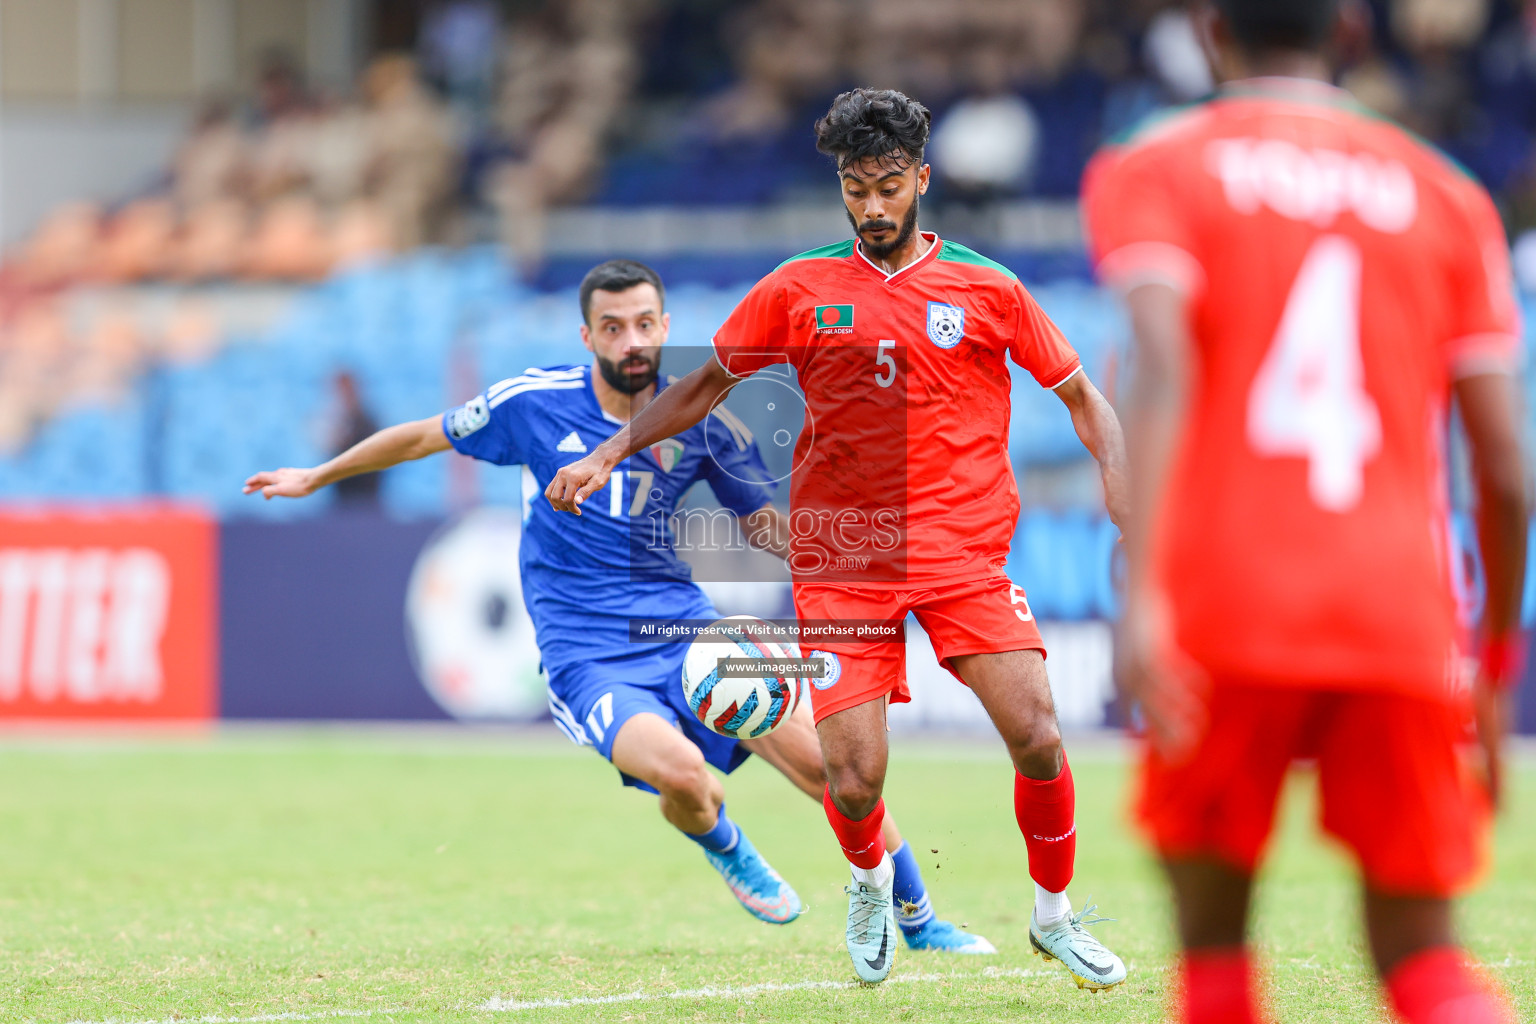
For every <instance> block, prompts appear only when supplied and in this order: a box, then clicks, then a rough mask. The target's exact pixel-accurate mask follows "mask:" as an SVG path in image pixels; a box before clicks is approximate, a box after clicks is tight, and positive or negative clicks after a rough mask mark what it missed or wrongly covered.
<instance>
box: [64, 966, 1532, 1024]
mask: <svg viewBox="0 0 1536 1024" xmlns="http://www.w3.org/2000/svg"><path fill="white" fill-rule="evenodd" d="M1272 966H1277V967H1293V968H1302V969H1306V968H1309V967H1311V966H1312V965H1311V964H1310V963H1308V962H1307V961H1305V960H1299V959H1295V958H1292V959H1290V960H1288V961H1281V962H1279V963H1276V964H1273V965H1272ZM1484 966H1485V967H1492V968H1495V969H1497V968H1510V967H1523V966H1527V961H1524V960H1513V959H1506V960H1503V961H1501V962H1498V963H1490V964H1485V965H1484ZM1163 970H1166V968H1165V967H1163V966H1161V965H1159V966H1155V967H1138V968H1136V973H1138V974H1146V973H1149V972H1152V973H1156V972H1159V971H1163ZM1060 973H1061V972H1059V971H1049V970H1026V969H1023V968H1016V967H1015V968H1001V967H988V968H985V969H984V970H980V971H954V972H951V973H947V974H898V975H895V976H893V977H890V978H887V979H886V980H885V984H886V985H901V984H911V983H913V982H933V981H963V980H966V979H973V980H977V981H981V980H986V979H989V978H1039V977H1045V976H1047V975H1060ZM862 987H864V986H863V985H862V983H860V982H857V981H793V982H773V981H769V982H763V983H761V984H757V985H739V986H735V987H731V986H724V987H715V986H707V987H705V988H689V989H680V990H678V991H675V992H621V993H619V994H617V995H611V996H570V997H565V998H557V997H552V998H549V999H503V998H502V997H500V996H496V997H493V998H491V999H487V1000H486V1001H485V1002H483V1003H480V1004H478V1005H476V1006H461V1007H457V1009H459V1010H461V1011H462V1010H469V1011H470V1012H475V1011H478V1012H480V1013H519V1012H521V1011H523V1010H558V1009H562V1008H569V1007H573V1006H609V1005H612V1004H614V1003H658V1002H663V1001H665V1000H669V999H671V1000H675V999H745V998H749V997H751V996H757V995H769V994H773V993H779V992H813V991H816V990H819V989H820V990H838V989H851V988H862ZM871 987H874V986H871ZM427 1012H430V1011H427V1010H419V1009H412V1008H410V1007H405V1006H394V1007H387V1008H381V1009H374V1010H319V1011H317V1012H314V1013H299V1012H297V1011H290V1012H288V1013H264V1014H261V1015H259V1016H256V1017H217V1016H210V1017H184V1016H178V1017H165V1018H162V1019H160V1020H136V1021H134V1020H125V1019H123V1018H121V1017H113V1018H109V1019H107V1020H98V1021H84V1020H74V1021H70V1022H69V1024H280V1022H282V1021H308V1020H358V1019H363V1018H368V1017H390V1016H397V1015H404V1014H413V1013H427Z"/></svg>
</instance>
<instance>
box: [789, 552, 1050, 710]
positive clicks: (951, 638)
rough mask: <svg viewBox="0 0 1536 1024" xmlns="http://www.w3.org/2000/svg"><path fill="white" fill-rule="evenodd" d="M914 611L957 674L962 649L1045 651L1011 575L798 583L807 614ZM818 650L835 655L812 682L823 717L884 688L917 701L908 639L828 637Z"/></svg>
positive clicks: (798, 598)
mask: <svg viewBox="0 0 1536 1024" xmlns="http://www.w3.org/2000/svg"><path fill="white" fill-rule="evenodd" d="M908 612H910V613H912V614H913V615H915V616H916V617H917V621H918V623H919V624H920V625H921V626H922V627H923V630H924V632H926V633H927V634H928V637H929V639H930V640H932V641H933V653H934V654H935V655H936V656H937V657H938V659H939V664H940V665H943V666H944V667H945V668H946V669H948V670H949V671H950V673H951V674H952V675H954V676H955V678H956V679H959V678H960V677H959V675H958V674H956V673H955V669H954V666H953V665H952V664H951V663H950V660H949V659H951V658H955V657H959V656H960V655H964V654H996V653H999V652H1001V651H1023V650H1038V651H1039V652H1040V653H1041V654H1042V655H1044V654H1045V643H1044V642H1043V641H1042V640H1041V639H1040V630H1039V629H1038V628H1037V627H1036V625H1035V617H1034V615H1033V614H1032V613H1031V612H1030V610H1029V603H1028V602H1027V601H1026V600H1025V597H1024V590H1023V588H1021V587H1019V586H1018V585H1017V584H1015V583H1013V582H1011V581H1010V580H1009V579H1008V577H1006V576H992V577H989V578H987V579H982V580H972V581H970V582H967V583H953V584H938V585H935V586H929V587H911V588H905V589H890V590H887V589H884V588H875V587H849V586H843V585H840V584H832V583H797V584H795V613H796V614H797V615H798V616H799V617H800V618H801V619H802V620H805V619H821V620H836V621H852V620H859V621H880V622H893V621H901V620H902V619H905V618H906V617H907V613H908ZM816 649H817V650H819V651H823V652H826V653H829V654H832V655H834V657H833V658H832V659H831V665H829V670H828V673H827V674H826V675H825V676H824V677H823V678H821V679H813V680H811V708H812V710H813V711H814V712H815V716H816V721H817V722H820V721H821V720H822V719H823V718H826V717H827V716H828V715H831V714H835V713H836V712H839V711H843V710H845V709H847V708H851V707H856V706H857V705H859V704H864V703H867V702H869V701H872V700H879V699H881V698H882V697H884V696H885V695H886V694H890V698H891V701H892V703H896V704H901V703H905V702H907V701H910V700H911V699H912V694H911V691H910V690H909V689H908V688H907V645H906V644H905V643H900V642H862V643H861V642H859V641H848V642H837V641H830V640H828V641H824V642H823V641H818V642H817V644H816ZM961 682H964V680H961Z"/></svg>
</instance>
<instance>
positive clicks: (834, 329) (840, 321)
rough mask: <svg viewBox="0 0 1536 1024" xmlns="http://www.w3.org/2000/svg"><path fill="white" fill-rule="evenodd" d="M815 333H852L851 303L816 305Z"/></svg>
mask: <svg viewBox="0 0 1536 1024" xmlns="http://www.w3.org/2000/svg"><path fill="white" fill-rule="evenodd" d="M816 333H817V334H852V333H853V303H851V302H850V303H848V304H847V305H843V306H817V307H816Z"/></svg>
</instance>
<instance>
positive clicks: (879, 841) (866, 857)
mask: <svg viewBox="0 0 1536 1024" xmlns="http://www.w3.org/2000/svg"><path fill="white" fill-rule="evenodd" d="M821 806H823V807H825V808H826V809H827V820H828V821H830V822H831V823H832V831H833V832H836V833H837V841H838V844H839V845H841V846H842V848H843V856H844V857H847V858H848V863H850V864H852V865H854V866H855V867H860V868H864V869H865V870H866V871H867V870H869V869H870V868H877V867H879V866H880V860H881V858H882V857H884V856H885V836H884V834H882V833H881V831H880V826H881V825H883V824H885V801H884V800H881V801H880V802H879V803H877V804H875V809H874V810H872V811H870V812H869V814H868V815H867V816H865V817H864V818H861V819H860V820H858V821H854V820H853V819H852V818H850V817H848V815H846V814H844V813H843V812H842V811H840V810H838V809H837V804H834V803H833V802H832V790H831V788H830V787H829V788H828V789H827V791H826V793H825V794H824V795H823V796H822V798H821Z"/></svg>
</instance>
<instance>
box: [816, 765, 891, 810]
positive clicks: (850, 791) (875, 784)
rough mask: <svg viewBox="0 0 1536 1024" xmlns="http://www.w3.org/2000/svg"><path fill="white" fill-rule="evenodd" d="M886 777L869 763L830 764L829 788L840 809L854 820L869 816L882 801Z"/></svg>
mask: <svg viewBox="0 0 1536 1024" xmlns="http://www.w3.org/2000/svg"><path fill="white" fill-rule="evenodd" d="M884 784H885V779H883V778H882V777H881V774H880V773H879V772H878V771H875V770H874V769H873V768H872V767H870V766H867V765H857V764H852V765H828V766H827V788H828V789H830V790H831V791H832V802H833V803H835V804H837V807H838V810H840V811H842V812H843V813H844V814H846V815H848V817H850V818H853V819H854V820H856V821H857V820H859V819H862V818H867V817H868V816H869V813H870V812H871V811H873V810H874V809H875V805H876V804H878V803H879V802H880V791H881V789H882V788H883V787H884Z"/></svg>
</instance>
